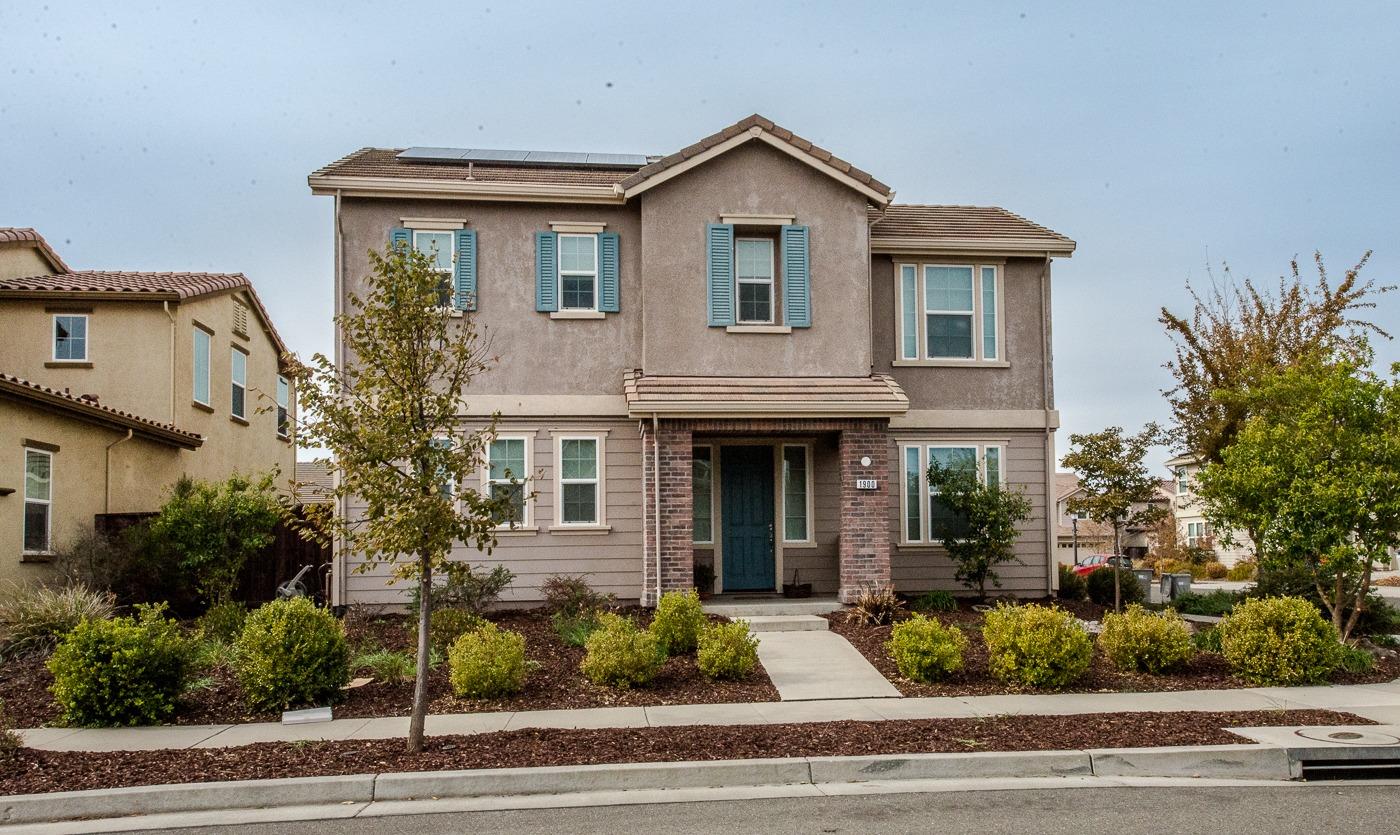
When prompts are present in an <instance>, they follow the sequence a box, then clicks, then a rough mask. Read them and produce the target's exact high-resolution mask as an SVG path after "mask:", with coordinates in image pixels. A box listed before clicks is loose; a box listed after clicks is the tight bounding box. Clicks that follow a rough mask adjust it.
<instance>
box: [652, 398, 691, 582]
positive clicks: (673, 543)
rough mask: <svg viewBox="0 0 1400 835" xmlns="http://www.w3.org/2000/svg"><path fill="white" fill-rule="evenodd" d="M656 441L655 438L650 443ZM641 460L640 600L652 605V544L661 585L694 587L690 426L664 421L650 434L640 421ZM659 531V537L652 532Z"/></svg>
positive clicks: (653, 573)
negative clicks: (642, 540) (642, 534)
mask: <svg viewBox="0 0 1400 835" xmlns="http://www.w3.org/2000/svg"><path fill="white" fill-rule="evenodd" d="M654 441H655V443H654ZM642 442H643V447H644V449H643V453H642V463H643V465H644V466H645V467H646V476H645V480H646V490H645V491H644V492H643V498H644V499H645V501H646V507H645V508H644V509H643V513H642V518H643V519H645V520H646V545H647V547H646V554H645V559H644V563H645V564H644V565H643V567H642V580H643V582H642V594H641V600H642V605H644V606H655V605H656V563H657V550H658V548H659V549H660V559H661V590H662V591H663V592H666V591H673V590H676V589H688V588H693V587H694V585H695V546H694V544H693V543H692V535H691V534H692V529H693V527H694V519H693V518H692V516H691V514H692V512H693V507H692V506H691V446H690V445H691V431H690V429H689V427H684V428H677V427H675V426H673V425H672V426H668V425H667V424H666V422H665V421H663V422H662V423H661V429H660V431H659V432H658V433H656V437H655V439H653V436H652V429H651V424H649V423H647V424H644V425H643V430H642ZM658 446H659V452H660V463H661V466H660V479H659V482H658V479H657V477H656V474H657V470H656V467H655V463H654V462H655V459H654V457H653V456H654V454H655V453H656V451H657V447H658ZM658 488H659V489H660V494H661V501H660V517H659V518H660V520H661V522H660V525H658V524H657V518H658V516H657V501H656V491H657V490H658ZM658 530H659V532H660V541H659V543H658V541H657V533H658Z"/></svg>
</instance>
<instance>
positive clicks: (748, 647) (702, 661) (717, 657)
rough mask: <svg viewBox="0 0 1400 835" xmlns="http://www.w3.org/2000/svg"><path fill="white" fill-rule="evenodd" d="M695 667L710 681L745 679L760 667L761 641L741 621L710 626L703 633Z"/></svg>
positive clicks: (701, 633) (701, 632)
mask: <svg viewBox="0 0 1400 835" xmlns="http://www.w3.org/2000/svg"><path fill="white" fill-rule="evenodd" d="M695 665H696V666H697V667H699V668H700V672H702V673H704V674H705V675H706V676H708V677H710V678H727V679H740V678H744V677H745V676H747V675H748V674H749V673H751V672H753V668H754V667H755V666H757V665H758V639H757V638H755V637H754V636H753V635H751V634H749V626H748V624H746V623H743V622H740V621H731V622H729V623H707V624H706V625H705V627H704V628H703V629H701V630H700V640H699V642H698V647H697V649H696V653H695Z"/></svg>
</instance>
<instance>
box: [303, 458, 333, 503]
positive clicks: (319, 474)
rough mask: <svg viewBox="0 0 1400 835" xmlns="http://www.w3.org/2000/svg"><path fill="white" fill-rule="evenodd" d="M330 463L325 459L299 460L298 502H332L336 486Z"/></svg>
mask: <svg viewBox="0 0 1400 835" xmlns="http://www.w3.org/2000/svg"><path fill="white" fill-rule="evenodd" d="M334 486H335V482H334V476H333V475H332V474H331V467H330V464H329V463H327V462H325V461H298V462H297V469H296V484H295V485H294V488H295V489H294V498H295V499H296V502H297V504H304V505H305V504H330V503H331V495H330V491H331V490H332V488H334Z"/></svg>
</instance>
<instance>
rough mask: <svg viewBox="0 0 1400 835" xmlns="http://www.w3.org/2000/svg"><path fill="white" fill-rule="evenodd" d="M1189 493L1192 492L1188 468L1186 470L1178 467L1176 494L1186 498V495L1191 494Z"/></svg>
mask: <svg viewBox="0 0 1400 835" xmlns="http://www.w3.org/2000/svg"><path fill="white" fill-rule="evenodd" d="M1189 492H1191V479H1190V476H1188V475H1187V474H1186V468H1185V467H1177V468H1176V494H1177V495H1178V496H1184V495H1186V494H1187V493H1189Z"/></svg>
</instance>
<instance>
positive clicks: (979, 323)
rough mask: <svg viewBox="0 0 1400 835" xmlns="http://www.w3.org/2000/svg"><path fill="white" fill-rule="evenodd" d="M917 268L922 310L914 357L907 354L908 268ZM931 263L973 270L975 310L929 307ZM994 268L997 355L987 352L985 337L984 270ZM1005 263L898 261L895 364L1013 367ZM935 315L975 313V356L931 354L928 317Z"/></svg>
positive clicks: (917, 304) (919, 308)
mask: <svg viewBox="0 0 1400 835" xmlns="http://www.w3.org/2000/svg"><path fill="white" fill-rule="evenodd" d="M905 267H913V268H914V293H915V298H914V300H913V301H914V309H915V312H916V313H917V314H918V315H916V316H915V317H914V327H915V331H916V332H915V336H914V349H915V351H916V353H917V355H918V356H917V358H915V359H910V358H907V357H905V356H904V336H905V334H904V303H905V299H904V268H905ZM930 267H956V268H964V269H971V270H972V310H971V312H969V311H966V310H929V309H928V306H927V299H928V281H927V270H928V268H930ZM984 268H985V269H991V270H993V274H994V275H995V276H996V278H995V281H996V308H997V309H996V311H995V312H996V331H997V332H996V344H997V355H996V357H987V356H985V351H984V348H985V344H984V343H985V340H984V339H983V336H984V331H985V324H984V316H983V313H984V309H983V308H984V305H983V302H982V270H983V269H984ZM1005 273H1006V270H1005V265H1004V264H1002V263H997V262H992V263H988V262H986V261H979V262H973V263H959V264H954V263H947V262H942V261H897V262H895V264H894V291H895V311H894V326H895V348H894V358H893V360H892V364H893V365H895V366H945V367H947V366H952V367H965V366H968V365H976V366H979V367H986V368H1009V367H1010V366H1011V363H1010V362H1008V361H1007V359H1006V278H1005ZM930 314H935V315H958V316H966V315H970V316H972V356H971V357H930V356H928V317H929V315H930Z"/></svg>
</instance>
